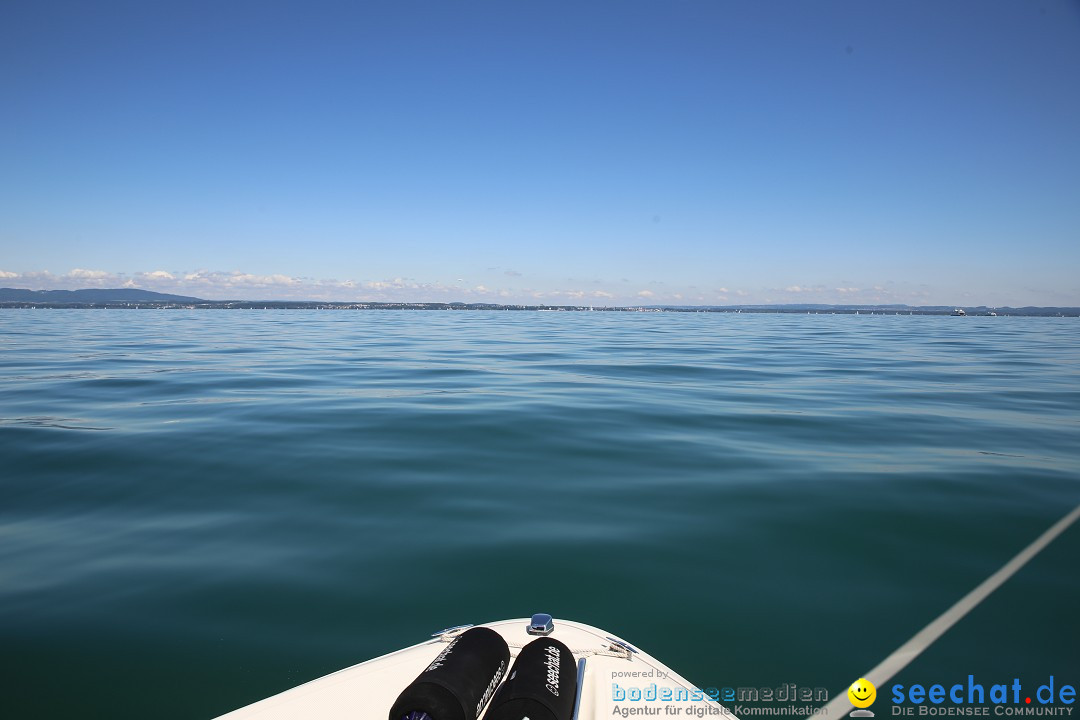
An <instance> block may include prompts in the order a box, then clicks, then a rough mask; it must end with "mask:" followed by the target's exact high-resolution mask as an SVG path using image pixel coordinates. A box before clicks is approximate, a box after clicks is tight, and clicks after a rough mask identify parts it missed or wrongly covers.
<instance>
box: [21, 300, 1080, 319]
mask: <svg viewBox="0 0 1080 720" xmlns="http://www.w3.org/2000/svg"><path fill="white" fill-rule="evenodd" d="M0 309H21V310H30V309H36V310H426V311H447V310H451V311H454V310H456V311H515V312H638V313H640V312H663V313H725V314H743V313H754V314H762V313H770V314H787V315H792V314H793V315H939V316H949V315H952V314H953V313H954V311H955V310H956V309H962V310H964V312H965V313H966V317H980V316H982V317H986V316H991V315H996V316H998V317H1009V316H1012V317H1017V316H1019V317H1080V308H1074V307H1025V308H988V307H985V306H978V307H964V306H957V307H943V306H933V307H907V306H854V305H816V306H798V305H735V306H656V305H632V306H603V307H599V306H590V305H502V304H492V303H385V302H361V303H355V302H353V303H350V302H317V301H294V300H267V301H251V300H235V301H234V300H199V301H196V302H157V301H107V302H41V301H0Z"/></svg>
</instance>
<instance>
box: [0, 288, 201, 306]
mask: <svg viewBox="0 0 1080 720" xmlns="http://www.w3.org/2000/svg"><path fill="white" fill-rule="evenodd" d="M0 302H33V303H112V302H203V301H202V300H200V299H199V298H194V297H187V296H185V295H166V294H165V293H156V292H151V291H150V290H135V289H133V288H115V289H111V290H97V289H93V290H21V289H17V288H0Z"/></svg>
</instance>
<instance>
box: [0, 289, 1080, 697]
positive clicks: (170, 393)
mask: <svg viewBox="0 0 1080 720" xmlns="http://www.w3.org/2000/svg"><path fill="white" fill-rule="evenodd" d="M1078 411H1080V323H1077V322H1076V321H1075V319H1068V318H1061V319H1059V318H1005V317H997V318H976V317H968V318H951V317H911V316H880V315H875V316H867V315H859V316H850V315H836V316H831V315H814V316H804V315H747V314H742V315H730V314H729V315H719V314H667V313H665V314H655V313H641V314H635V313H587V312H584V313H555V312H549V313H535V312H530V313H525V312H410V311H402V312H393V311H385V312H327V311H323V312H319V311H194V312H187V311H160V312H156V311H112V310H110V311H77V310H56V311H44V310H17V311H12V310H8V311H2V312H0V459H2V467H3V479H2V480H0V488H2V502H0V538H2V542H0V643H2V646H3V648H4V650H3V653H2V654H3V656H4V664H5V667H4V676H5V678H6V682H5V691H4V693H3V695H4V698H3V699H2V700H0V714H3V716H5V717H60V716H67V717H110V718H124V717H131V718H137V717H140V718H141V717H146V716H148V715H151V714H152V715H153V716H155V717H162V718H168V717H175V718H198V717H210V716H213V715H215V714H217V713H220V712H224V711H226V710H228V709H231V708H233V707H236V706H239V705H241V704H244V703H247V702H251V701H253V700H255V699H258V698H260V697H263V696H265V695H268V694H271V693H273V692H276V691H279V690H282V689H285V688H287V687H289V686H291V685H294V684H297V683H299V682H301V681H304V680H307V679H310V678H312V677H315V676H317V675H320V674H323V673H326V672H329V671H332V670H335V669H338V668H340V667H343V666H345V665H348V664H351V663H354V662H357V661H360V660H363V659H366V658H368V657H372V656H374V655H377V654H380V653H383V652H387V651H390V650H392V649H395V648H398V647H401V646H404V645H407V644H411V643H414V642H418V641H420V640H422V639H423V638H424V637H425V636H426V634H427V633H429V632H431V631H434V630H437V629H439V628H441V627H445V626H449V625H456V624H460V623H466V622H481V621H484V620H494V619H502V618H506V617H518V616H523V615H527V614H530V613H532V612H535V611H547V612H551V613H553V614H554V615H556V617H559V616H562V617H568V618H573V619H578V620H581V621H584V622H589V623H592V624H596V625H599V626H601V627H605V628H607V629H610V630H612V631H613V632H617V633H620V634H622V635H624V636H626V637H628V638H629V639H630V640H631V641H634V642H636V643H638V644H640V645H641V646H643V647H644V648H646V649H647V650H648V651H650V652H651V653H653V654H654V655H657V656H658V657H660V658H661V659H662V660H664V661H665V662H667V663H668V664H670V665H671V666H672V667H674V668H675V669H676V670H677V671H679V672H680V673H682V674H683V675H685V676H687V677H688V678H690V679H691V680H692V681H694V682H696V683H698V684H700V685H701V686H703V687H707V686H717V687H721V686H725V685H730V686H739V685H754V686H770V685H771V686H777V685H780V684H781V683H784V682H797V683H799V684H804V685H812V686H817V685H821V686H827V687H829V688H830V689H838V688H840V687H843V686H845V685H846V684H847V683H848V682H850V680H851V679H852V678H854V677H858V676H859V674H861V673H862V672H864V671H865V670H867V669H869V668H870V667H871V666H872V665H874V664H875V663H876V662H877V661H878V660H880V659H881V658H883V657H884V656H885V655H887V654H888V653H889V652H891V651H892V650H893V649H894V648H895V647H896V646H898V645H899V644H900V643H902V642H903V641H904V640H906V639H907V638H908V637H909V636H910V635H911V634H913V633H914V632H915V631H917V630H918V629H919V628H921V627H922V626H923V625H924V624H925V623H927V622H929V621H930V620H931V619H933V617H935V616H936V615H937V614H938V613H939V612H941V611H942V610H944V609H945V608H946V607H948V606H949V605H950V604H951V603H952V602H954V601H955V600H956V599H958V598H959V597H960V596H961V595H963V594H964V593H965V592H966V591H967V590H969V589H970V588H971V587H973V586H974V585H976V584H977V583H978V582H980V581H981V580H982V579H983V578H985V577H986V576H987V575H989V574H990V573H991V572H993V571H994V570H995V569H996V568H997V567H999V566H1000V565H1001V564H1002V563H1004V562H1005V561H1006V560H1007V559H1009V558H1010V557H1011V556H1012V555H1013V554H1014V553H1015V552H1017V551H1018V550H1020V549H1021V548H1022V547H1023V546H1024V545H1026V544H1027V543H1028V542H1030V541H1031V540H1032V539H1034V537H1035V536H1037V535H1038V534H1039V533H1040V532H1041V531H1042V530H1043V529H1045V528H1046V527H1047V526H1049V525H1050V524H1051V523H1052V522H1054V521H1055V520H1056V519H1058V518H1059V517H1060V516H1062V515H1064V514H1065V513H1066V512H1067V511H1068V510H1069V509H1070V508H1071V507H1073V506H1074V505H1075V504H1076V503H1077V502H1080V484H1078V478H1080V473H1078V470H1080V412H1078ZM1078 534H1080V530H1078V529H1076V528H1074V529H1073V530H1071V531H1070V532H1068V533H1066V534H1065V535H1064V536H1063V537H1062V538H1061V539H1060V540H1059V541H1058V542H1057V543H1055V544H1054V545H1053V546H1051V548H1049V549H1048V550H1047V551H1046V552H1045V553H1043V554H1042V555H1040V556H1039V557H1038V558H1037V559H1036V561H1035V562H1033V563H1032V565H1031V566H1029V567H1028V568H1026V569H1025V570H1023V571H1022V572H1021V573H1020V574H1018V575H1017V576H1016V578H1014V579H1013V580H1012V581H1010V583H1009V584H1008V585H1007V586H1006V587H1005V588H1003V589H1002V590H1001V591H999V593H997V594H996V595H994V596H993V597H992V598H991V599H990V600H989V601H987V603H986V604H984V605H983V606H981V607H980V608H978V609H977V610H976V611H975V612H974V613H972V615H971V616H970V617H969V618H968V619H965V620H964V621H963V622H961V624H960V625H958V626H957V628H956V629H954V630H953V631H952V632H951V633H949V635H947V636H946V637H945V638H944V639H943V640H942V641H941V642H940V643H939V644H938V645H936V646H935V647H934V648H932V649H931V650H930V651H928V652H927V653H926V654H925V655H924V656H923V657H921V658H920V659H919V660H918V661H917V662H916V663H915V664H913V665H912V666H911V667H910V668H909V669H908V670H907V671H905V673H904V674H903V677H901V678H899V679H898V680H897V681H898V682H904V681H905V680H904V678H905V677H906V678H907V679H908V681H911V682H914V681H918V680H919V679H925V680H927V681H932V682H941V681H942V678H943V677H945V678H946V679H948V678H952V677H953V676H964V675H967V674H969V673H976V674H978V673H979V672H982V673H985V674H987V676H989V675H994V674H996V675H998V676H1000V677H1004V678H1006V679H1011V678H1012V677H1014V676H1019V677H1021V678H1024V677H1026V675H1025V673H1027V674H1028V675H1031V676H1032V677H1033V678H1034V677H1035V676H1037V675H1040V676H1048V675H1050V674H1054V675H1056V676H1058V677H1063V676H1070V677H1072V678H1073V679H1074V680H1076V679H1080V662H1078V655H1077V653H1076V647H1078V646H1080V623H1078V622H1077V618H1076V608H1077V607H1078V606H1080V577H1078V573H1077V567H1080V562H1078V560H1080V538H1078V537H1077V536H1078ZM687 636H693V637H695V638H696V639H695V640H693V641H688V640H687ZM1070 673H1071V675H1070ZM994 681H996V680H991V681H988V682H994ZM1002 682H1004V680H1002ZM1040 682H1041V680H1040ZM358 706H359V707H362V700H358Z"/></svg>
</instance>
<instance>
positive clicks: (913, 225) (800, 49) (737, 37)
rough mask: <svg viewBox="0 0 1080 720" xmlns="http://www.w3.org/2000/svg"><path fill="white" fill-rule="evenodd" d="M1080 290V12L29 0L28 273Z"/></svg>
mask: <svg viewBox="0 0 1080 720" xmlns="http://www.w3.org/2000/svg"><path fill="white" fill-rule="evenodd" d="M125 284H126V285H128V286H136V287H144V288H147V289H153V290H160V291H167V292H182V293H184V294H194V295H198V296H201V297H207V298H250V299H264V298H291V297H295V298H327V299H339V300H365V299H370V300H388V299H393V300H406V301H407V300H415V301H423V300H444V301H452V300H462V301H492V302H500V301H504V302H511V301H513V302H521V301H528V302H546V303H549V304H557V303H578V302H586V303H592V304H627V303H643V302H648V303H673V304H674V303H677V304H736V303H762V302H774V303H783V302H903V303H911V304H987V305H1029V304H1034V305H1080V3H1078V2H1075V1H1064V0H1032V1H1030V2H1025V1H1022V0H1013V1H1009V2H997V1H991V0H971V1H968V2H964V1H955V2H953V1H950V2H942V1H941V0H931V1H927V2H917V1H908V0H904V1H900V0H880V1H878V0H855V1H852V2H826V1H824V0H799V1H794V0H793V1H790V2H766V1H764V0H762V1H760V2H758V1H750V0H649V1H645V2H642V1H638V0H607V1H604V2H592V1H589V0H576V1H575V2H554V1H553V0H543V1H541V0H512V1H508V0H499V1H497V2H496V1H491V2H472V1H460V0H439V1H438V2H434V1H427V0H394V1H392V2H358V1H352V2H319V1H315V0H305V1H303V2H277V1H274V0H257V1H254V2H241V1H234V0H214V1H213V2H192V1H189V0H185V1H184V2H168V1H164V0H163V1H157V0H155V1H153V2H147V1H146V0H134V1H133V2H112V1H110V0H101V1H96V2H85V1H82V0H80V1H77V2H64V1H59V0H4V2H2V3H0V285H5V286H11V287H32V288H74V287H105V286H119V285H125Z"/></svg>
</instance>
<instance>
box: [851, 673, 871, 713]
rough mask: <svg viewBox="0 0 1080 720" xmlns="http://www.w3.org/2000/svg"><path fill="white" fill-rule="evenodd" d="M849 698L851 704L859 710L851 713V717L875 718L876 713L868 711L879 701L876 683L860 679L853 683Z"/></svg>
mask: <svg viewBox="0 0 1080 720" xmlns="http://www.w3.org/2000/svg"><path fill="white" fill-rule="evenodd" d="M847 696H848V700H850V701H851V704H852V705H854V706H855V707H857V708H858V710H855V711H854V712H852V713H851V717H874V713H873V712H872V711H870V710H867V709H866V708H868V707H870V706H871V705H873V704H874V701H875V700H877V688H876V687H874V683H872V682H870V681H869V680H867V679H866V678H859V679H858V680H856V681H855V682H853V683H851V687H849V688H848V691H847Z"/></svg>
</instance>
